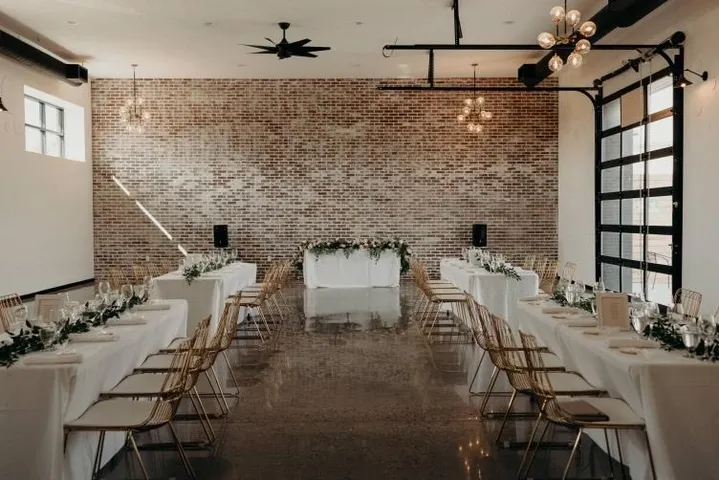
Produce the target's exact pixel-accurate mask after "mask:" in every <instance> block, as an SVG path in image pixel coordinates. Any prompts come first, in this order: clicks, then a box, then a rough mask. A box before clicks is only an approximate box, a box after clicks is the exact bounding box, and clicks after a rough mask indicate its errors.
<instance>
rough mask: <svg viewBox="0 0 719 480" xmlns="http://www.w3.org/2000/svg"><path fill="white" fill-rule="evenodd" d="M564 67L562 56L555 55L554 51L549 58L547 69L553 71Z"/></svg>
mask: <svg viewBox="0 0 719 480" xmlns="http://www.w3.org/2000/svg"><path fill="white" fill-rule="evenodd" d="M562 67H564V61H563V60H562V58H561V57H560V56H559V55H557V54H556V53H555V54H554V56H553V57H552V58H551V59H550V60H549V69H550V70H551V71H553V72H558V71H560V70H561V69H562Z"/></svg>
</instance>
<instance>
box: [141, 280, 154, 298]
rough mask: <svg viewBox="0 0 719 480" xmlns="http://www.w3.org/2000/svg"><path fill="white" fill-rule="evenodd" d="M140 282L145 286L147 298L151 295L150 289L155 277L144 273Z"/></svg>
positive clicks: (151, 289) (152, 286) (152, 288)
mask: <svg viewBox="0 0 719 480" xmlns="http://www.w3.org/2000/svg"><path fill="white" fill-rule="evenodd" d="M142 284H143V285H144V286H145V294H146V295H147V298H150V297H151V296H152V291H153V290H154V289H155V279H154V278H152V276H151V275H145V277H143V279H142Z"/></svg>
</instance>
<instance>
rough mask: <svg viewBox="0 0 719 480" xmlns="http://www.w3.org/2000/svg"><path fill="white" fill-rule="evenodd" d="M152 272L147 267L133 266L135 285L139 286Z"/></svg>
mask: <svg viewBox="0 0 719 480" xmlns="http://www.w3.org/2000/svg"><path fill="white" fill-rule="evenodd" d="M149 274H150V272H149V271H148V270H147V266H146V265H133V266H132V278H133V281H134V284H135V285H139V284H141V283H142V281H143V280H144V279H145V277H146V276H147V275H149Z"/></svg>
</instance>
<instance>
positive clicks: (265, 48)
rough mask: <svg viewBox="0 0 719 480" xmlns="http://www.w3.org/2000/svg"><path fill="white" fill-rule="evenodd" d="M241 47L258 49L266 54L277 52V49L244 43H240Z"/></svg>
mask: <svg viewBox="0 0 719 480" xmlns="http://www.w3.org/2000/svg"><path fill="white" fill-rule="evenodd" d="M241 45H244V46H245V47H251V48H259V49H260V50H267V51H268V52H277V47H268V46H267V45H247V44H246V43H242V44H241Z"/></svg>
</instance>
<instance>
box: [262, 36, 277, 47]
mask: <svg viewBox="0 0 719 480" xmlns="http://www.w3.org/2000/svg"><path fill="white" fill-rule="evenodd" d="M265 40H267V41H268V42H270V43H271V44H272V45H277V44H276V43H275V41H274V40H272V39H271V38H268V37H265Z"/></svg>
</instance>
